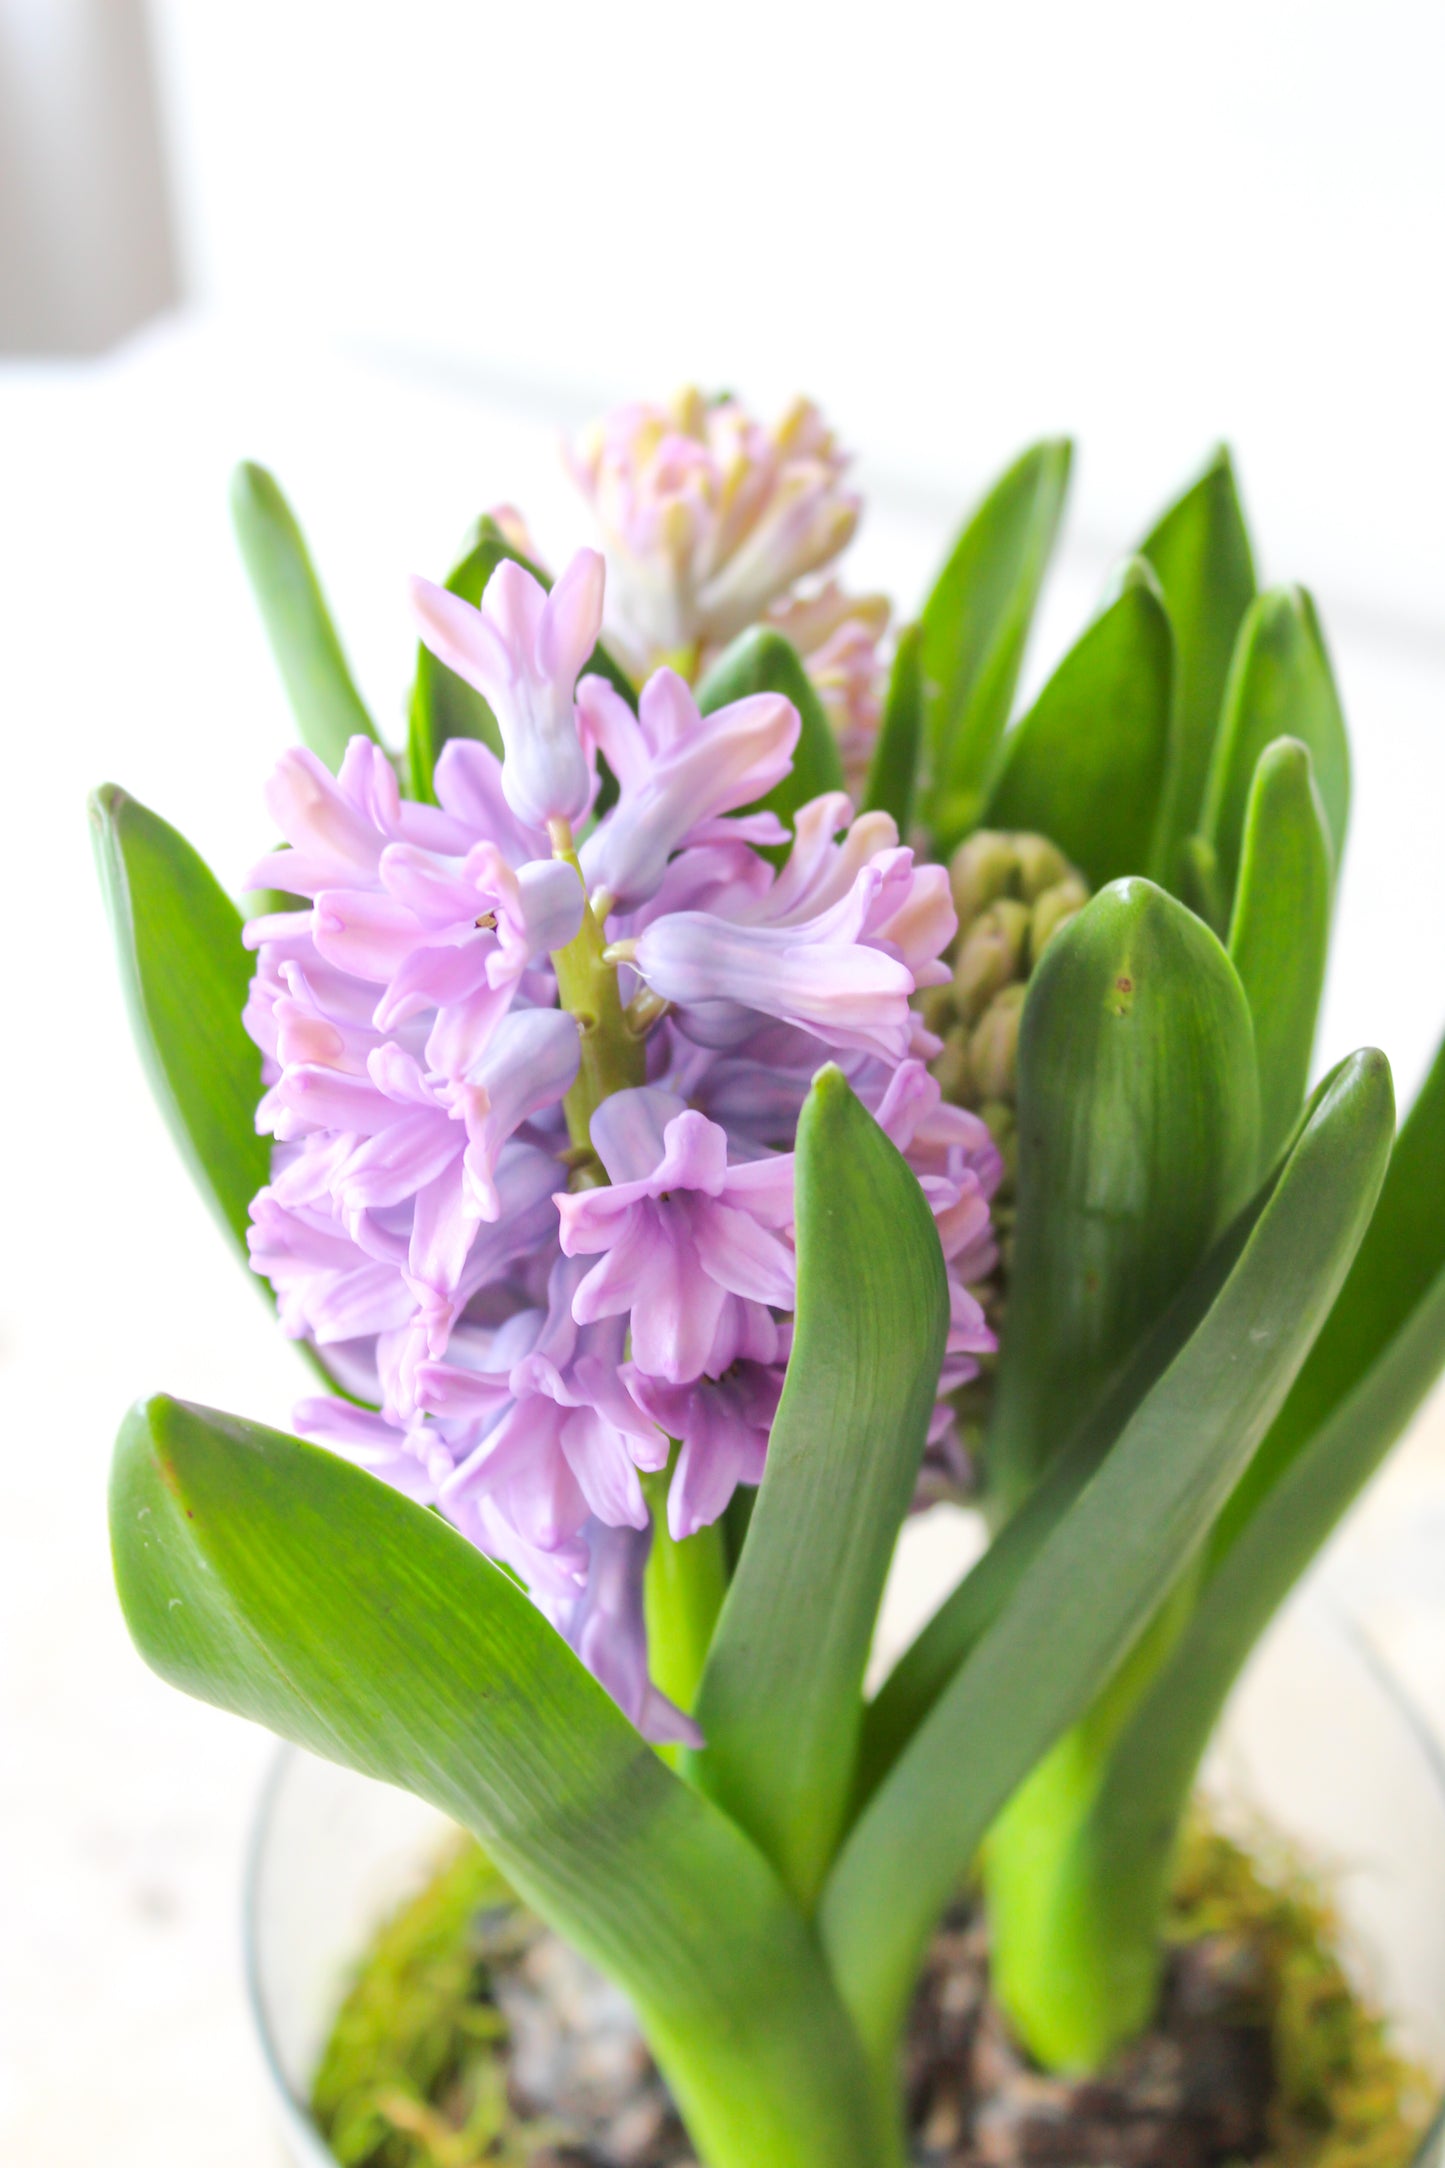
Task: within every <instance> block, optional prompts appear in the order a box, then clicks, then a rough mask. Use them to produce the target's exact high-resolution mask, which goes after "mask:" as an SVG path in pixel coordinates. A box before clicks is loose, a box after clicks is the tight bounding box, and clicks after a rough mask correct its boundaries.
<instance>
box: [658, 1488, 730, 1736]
mask: <svg viewBox="0 0 1445 2168" xmlns="http://www.w3.org/2000/svg"><path fill="white" fill-rule="evenodd" d="M676 1459H677V1448H676V1447H675V1446H674V1448H673V1455H672V1462H669V1464H668V1466H667V1468H666V1469H665V1470H664V1469H659V1470H658V1472H657V1473H656V1474H655V1475H647V1476H644V1477H643V1479H642V1487H643V1490H644V1491H645V1492H646V1494H647V1502H648V1504H649V1506H650V1507H651V1509H652V1550H651V1553H650V1555H649V1557H648V1561H647V1578H646V1581H645V1582H644V1584H643V1601H644V1603H645V1605H646V1613H647V1646H648V1651H649V1654H650V1659H651V1664H652V1676H653V1679H654V1681H655V1683H656V1684H657V1685H658V1686H659V1687H660V1688H661V1690H662V1692H663V1693H664V1694H666V1695H667V1697H668V1699H669V1700H670V1701H675V1702H676V1703H677V1706H678V1707H679V1709H685V1710H687V1712H688V1713H689V1714H691V1712H692V1708H693V1704H694V1702H695V1701H696V1699H697V1690H698V1687H699V1685H700V1684H701V1682H702V1672H703V1666H704V1664H705V1663H706V1662H707V1652H708V1650H709V1649H710V1648H711V1647H712V1637H713V1629H714V1627H715V1626H716V1625H717V1620H718V1613H719V1611H721V1609H722V1606H723V1598H724V1596H726V1594H727V1592H728V1562H727V1549H726V1543H725V1537H724V1531H723V1526H722V1523H721V1521H714V1522H712V1524H711V1525H710V1526H709V1527H707V1528H700V1529H699V1530H698V1532H697V1534H696V1535H694V1536H685V1537H684V1538H683V1540H682V1542H681V1543H679V1542H678V1540H677V1538H676V1537H675V1536H673V1535H672V1534H670V1533H669V1530H668V1526H667V1493H668V1487H669V1485H670V1483H671V1481H672V1463H673V1462H675V1461H676Z"/></svg>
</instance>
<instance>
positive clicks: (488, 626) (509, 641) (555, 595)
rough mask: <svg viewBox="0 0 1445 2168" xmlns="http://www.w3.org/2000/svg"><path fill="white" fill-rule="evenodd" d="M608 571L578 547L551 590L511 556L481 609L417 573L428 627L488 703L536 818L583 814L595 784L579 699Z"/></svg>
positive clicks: (421, 616)
mask: <svg viewBox="0 0 1445 2168" xmlns="http://www.w3.org/2000/svg"><path fill="white" fill-rule="evenodd" d="M604 579H605V573H604V568H603V563H602V559H601V557H599V555H598V554H597V552H596V551H595V550H579V551H578V552H577V554H576V556H575V557H574V558H573V559H572V562H571V563H570V564H569V565H568V567H567V569H566V571H565V572H564V573H563V574H562V577H561V578H560V579H559V580H558V582H557V584H556V586H555V587H554V588H553V589H552V592H551V593H550V594H548V593H547V591H546V589H545V588H544V587H542V585H541V584H540V582H539V581H537V580H534V579H533V577H532V575H531V573H530V572H525V571H524V570H523V569H522V567H521V566H520V565H519V564H516V563H514V562H513V560H512V559H510V558H507V559H504V561H503V562H502V563H501V564H499V565H498V566H497V568H496V570H495V572H493V574H492V576H491V578H490V579H489V580H488V582H487V586H486V591H485V593H484V594H483V596H482V603H481V607H480V609H477V608H474V607H473V605H472V604H471V603H469V602H463V601H462V599H461V597H460V596H459V595H453V594H451V593H449V591H448V590H447V589H446V588H444V587H434V586H433V585H432V583H431V581H430V580H422V579H415V580H413V581H412V586H411V595H412V605H413V608H414V610H415V613H416V618H417V624H418V627H419V630H420V632H421V637H422V639H423V640H424V641H425V643H426V645H427V646H428V647H429V648H430V649H431V651H432V653H433V654H434V655H436V656H437V657H439V659H440V660H441V661H442V662H444V663H445V664H446V665H447V667H448V669H450V670H454V671H455V672H456V673H457V675H458V677H461V678H465V680H466V682H467V683H468V684H469V685H472V686H474V687H475V688H476V690H477V691H478V692H479V693H481V695H482V696H483V698H484V699H485V700H486V701H487V702H488V704H489V705H490V707H491V709H492V712H493V714H494V715H495V716H496V718H497V727H498V729H499V730H500V731H501V733H502V746H503V749H504V755H505V757H504V759H503V762H502V788H503V790H504V791H505V792H506V794H507V803H508V804H509V805H510V806H511V808H512V810H513V812H514V813H515V814H516V815H517V817H518V819H519V820H522V821H526V822H529V823H530V824H531V825H532V826H534V827H538V828H545V826H546V825H547V823H548V821H551V820H564V821H574V820H577V819H579V818H580V817H581V815H582V814H583V813H585V812H586V810H587V807H588V805H589V804H590V803H591V799H592V793H593V790H594V789H595V787H596V778H595V774H594V770H593V764H592V761H591V760H590V758H589V757H588V754H587V751H586V748H585V747H584V745H583V743H582V739H581V737H580V735H579V733H578V729H577V718H576V713H575V709H574V706H573V700H574V695H575V693H576V688H577V679H578V675H579V673H580V672H581V669H582V666H583V664H584V663H585V662H586V661H587V658H588V656H589V655H590V654H591V653H592V650H593V648H594V647H595V646H596V644H597V635H598V633H599V631H600V630H601V627H602V590H603V583H604Z"/></svg>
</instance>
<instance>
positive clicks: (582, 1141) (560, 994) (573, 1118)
mask: <svg viewBox="0 0 1445 2168" xmlns="http://www.w3.org/2000/svg"><path fill="white" fill-rule="evenodd" d="M550 827H551V834H552V856H553V857H554V858H560V859H563V860H564V861H565V862H566V864H567V865H569V866H571V867H572V869H573V871H574V872H575V873H576V875H577V878H578V880H579V881H580V880H581V879H582V868H581V866H580V865H579V864H578V862H577V853H576V850H575V849H574V848H573V843H572V831H571V829H570V828H569V827H568V825H567V823H566V821H553V822H552V823H551V824H550ZM606 946H607V937H606V935H605V934H604V932H603V930H602V922H601V920H600V919H599V918H598V916H597V914H596V912H595V911H594V910H593V908H592V902H591V899H590V898H589V899H588V900H587V902H586V903H584V905H583V907H582V924H581V925H580V926H579V927H578V929H577V932H576V934H575V936H574V937H573V939H572V940H571V941H569V942H568V944H567V946H566V948H563V949H558V950H556V951H555V953H554V954H553V957H552V968H553V969H554V970H555V972H556V974H557V999H558V1002H559V1003H560V1005H561V1006H562V1007H563V1008H564V1009H566V1010H568V1011H569V1012H570V1014H571V1015H573V1016H575V1017H576V1019H577V1027H578V1030H579V1032H580V1033H581V1038H582V1059H581V1062H580V1063H579V1065H578V1069H577V1081H576V1082H575V1084H573V1086H572V1088H571V1090H570V1091H569V1092H568V1094H567V1097H566V1099H565V1100H564V1101H563V1108H564V1111H565V1113H566V1116H567V1134H568V1136H569V1137H570V1138H571V1139H572V1144H573V1148H574V1150H576V1151H577V1152H578V1153H586V1154H589V1155H590V1153H591V1150H592V1134H591V1124H592V1117H593V1115H594V1114H595V1113H596V1111H597V1109H598V1107H600V1106H601V1104H602V1102H603V1100H604V1099H606V1098H608V1097H609V1096H610V1095H611V1094H612V1093H613V1092H620V1091H626V1090H627V1089H628V1088H629V1087H631V1086H633V1085H637V1084H642V1083H645V1082H646V1079H647V1055H646V1051H645V1047H644V1042H643V1039H642V1036H641V1035H640V1034H639V1033H637V1032H635V1031H633V1029H632V1028H631V1026H630V1025H629V1023H628V1021H627V1017H626V1014H625V1012H624V1010H623V1007H622V996H621V995H620V993H619V992H618V990H617V966H616V964H610V963H608V962H606V961H605V959H604V955H603V951H604V949H605V948H606Z"/></svg>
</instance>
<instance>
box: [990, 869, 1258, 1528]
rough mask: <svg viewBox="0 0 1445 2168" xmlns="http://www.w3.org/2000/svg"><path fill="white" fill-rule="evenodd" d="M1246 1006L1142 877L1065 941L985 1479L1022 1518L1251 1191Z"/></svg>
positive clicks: (1108, 898) (1049, 994)
mask: <svg viewBox="0 0 1445 2168" xmlns="http://www.w3.org/2000/svg"><path fill="white" fill-rule="evenodd" d="M1258 1123H1259V1114H1258V1096H1257V1086H1256V1083H1255V1073H1254V1046H1253V1033H1252V1029H1251V1026H1250V1019H1249V1008H1248V1004H1247V1003H1246V1001H1245V998H1244V993H1243V990H1242V988H1241V987H1240V984H1239V981H1238V979H1237V978H1236V976H1235V974H1234V970H1233V967H1232V966H1231V964H1230V962H1229V959H1228V957H1227V956H1226V955H1225V953H1224V951H1223V949H1222V948H1221V947H1220V946H1219V943H1218V942H1217V941H1216V940H1215V938H1214V936H1213V934H1211V933H1210V931H1209V929H1208V928H1207V927H1206V926H1203V925H1201V924H1200V922H1199V920H1198V919H1197V918H1196V917H1195V916H1194V914H1193V913H1192V912H1190V911H1187V910H1186V909H1185V908H1184V906H1183V905H1182V904H1180V903H1176V902H1175V901H1174V899H1173V898H1172V897H1171V896H1167V895H1166V894H1165V893H1164V891H1163V890H1162V889H1159V888H1156V887H1155V886H1154V885H1153V883H1152V882H1149V881H1141V880H1128V881H1116V882H1115V883H1114V884H1113V885H1112V886H1111V887H1109V888H1106V889H1103V890H1101V891H1100V893H1099V894H1098V895H1097V896H1095V897H1094V898H1093V900H1092V901H1091V902H1090V903H1089V904H1087V905H1086V906H1085V908H1084V909H1083V910H1082V911H1081V912H1080V913H1079V915H1078V916H1077V917H1076V918H1074V919H1072V920H1071V921H1070V922H1069V924H1068V925H1067V926H1065V927H1064V928H1063V929H1062V931H1061V932H1059V933H1058V934H1056V935H1055V936H1054V938H1053V940H1052V941H1050V943H1049V945H1048V947H1047V949H1046V950H1045V951H1044V955H1043V957H1042V959H1041V961H1040V963H1039V966H1038V969H1037V970H1036V971H1035V973H1034V976H1033V978H1032V980H1031V981H1030V985H1029V994H1028V999H1027V1001H1026V1002H1025V1004H1024V1012H1023V1023H1022V1027H1021V1031H1020V1035H1019V1057H1018V1125H1019V1126H1018V1141H1019V1171H1018V1227H1017V1234H1016V1238H1015V1249H1014V1264H1013V1271H1012V1274H1011V1276H1010V1282H1009V1317H1008V1331H1007V1333H1006V1335H1005V1338H1004V1344H1003V1352H1002V1355H1001V1358H1000V1362H999V1369H998V1377H997V1381H996V1387H995V1393H994V1406H993V1416H992V1420H991V1423H990V1428H989V1434H988V1441H987V1452H986V1465H987V1471H988V1481H989V1486H990V1497H991V1499H992V1500H993V1501H994V1502H995V1503H996V1505H997V1507H998V1510H999V1511H1000V1512H1001V1513H1003V1514H1007V1513H1008V1512H1010V1511H1012V1510H1013V1509H1014V1508H1015V1507H1016V1506H1017V1505H1018V1504H1019V1503H1020V1501H1021V1500H1022V1499H1023V1497H1024V1496H1026V1495H1027V1493H1028V1491H1029V1490H1030V1488H1031V1487H1032V1485H1033V1484H1034V1482H1035V1481H1036V1480H1037V1478H1038V1476H1039V1475H1040V1474H1041V1473H1042V1471H1043V1470H1044V1468H1045V1467H1046V1466H1047V1465H1048V1462H1049V1461H1050V1459H1051V1458H1052V1457H1053V1456H1054V1455H1055V1454H1056V1453H1057V1452H1058V1450H1059V1449H1060V1448H1061V1447H1062V1446H1063V1445H1064V1443H1065V1442H1066V1440H1067V1439H1068V1437H1069V1436H1070V1434H1071V1433H1072V1432H1073V1431H1074V1430H1075V1429H1076V1428H1077V1427H1078V1425H1079V1423H1080V1422H1081V1421H1082V1420H1083V1418H1084V1416H1085V1415H1086V1414H1087V1413H1088V1412H1089V1410H1090V1408H1091V1407H1092V1406H1093V1405H1094V1403H1095V1402H1096V1401H1097V1399H1098V1398H1099V1396H1100V1395H1101V1394H1102V1392H1103V1390H1104V1388H1105V1387H1106V1386H1107V1384H1108V1382H1109V1379H1110V1377H1111V1375H1112V1374H1113V1372H1114V1371H1115V1370H1116V1369H1117V1368H1118V1367H1119V1366H1120V1365H1121V1364H1122V1363H1123V1362H1124V1361H1125V1360H1126V1358H1127V1357H1128V1355H1129V1353H1130V1351H1131V1349H1132V1348H1133V1347H1134V1345H1135V1343H1136V1342H1137V1341H1138V1339H1139V1338H1140V1336H1141V1334H1143V1333H1145V1332H1147V1331H1148V1329H1149V1327H1150V1326H1151V1325H1152V1324H1153V1323H1154V1321H1155V1319H1156V1318H1158V1317H1159V1316H1161V1315H1162V1313H1163V1312H1164V1310H1165V1309H1166V1308H1167V1307H1168V1305H1169V1303H1170V1302H1171V1301H1172V1300H1173V1299H1174V1296H1175V1295H1176V1294H1177V1292H1178V1290H1179V1289H1180V1287H1181V1286H1182V1285H1183V1284H1184V1282H1185V1280H1186V1279H1187V1278H1188V1276H1189V1274H1190V1273H1191V1272H1192V1271H1193V1269H1194V1267H1195V1266H1196V1265H1197V1264H1198V1262H1199V1260H1200V1259H1201V1258H1202V1257H1203V1255H1204V1253H1205V1251H1206V1250H1207V1249H1208V1247H1209V1245H1210V1244H1211V1243H1212V1242H1213V1240H1214V1238H1215V1236H1216V1235H1217V1234H1218V1233H1219V1232H1220V1231H1221V1229H1222V1228H1223V1227H1224V1226H1225V1225H1226V1224H1227V1222H1228V1221H1229V1220H1230V1219H1231V1218H1232V1217H1233V1215H1234V1213H1235V1212H1236V1211H1237V1210H1238V1209H1239V1206H1240V1205H1241V1203H1242V1202H1243V1201H1244V1199H1245V1198H1246V1197H1247V1196H1248V1194H1249V1192H1250V1190H1251V1188H1252V1187H1253V1186H1254V1171H1255V1160H1256V1151H1257V1143H1258V1133H1259V1130H1258Z"/></svg>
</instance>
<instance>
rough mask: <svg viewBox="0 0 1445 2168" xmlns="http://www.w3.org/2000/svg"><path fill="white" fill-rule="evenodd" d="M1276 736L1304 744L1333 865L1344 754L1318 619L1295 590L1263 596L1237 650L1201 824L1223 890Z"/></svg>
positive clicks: (1235, 865)
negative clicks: (1258, 774) (1259, 767)
mask: <svg viewBox="0 0 1445 2168" xmlns="http://www.w3.org/2000/svg"><path fill="white" fill-rule="evenodd" d="M1283 737H1290V738H1298V739H1300V740H1301V742H1302V743H1303V744H1305V745H1307V746H1308V747H1309V750H1310V756H1311V758H1312V760H1313V762H1314V773H1315V783H1316V785H1317V787H1318V789H1319V794H1320V801H1321V804H1322V805H1323V808H1324V815H1325V822H1326V826H1327V827H1328V830H1329V835H1330V841H1331V844H1332V846H1333V854H1334V863H1335V865H1336V867H1338V866H1339V864H1340V861H1341V859H1342V858H1343V857H1344V851H1345V829H1346V827H1347V825H1348V822H1349V814H1350V748H1349V741H1348V739H1347V737H1346V735H1345V719H1344V715H1343V714H1342V712H1341V709H1340V698H1339V694H1338V693H1337V692H1336V690H1335V681H1334V677H1333V674H1332V673H1331V670H1330V663H1329V657H1328V655H1327V654H1326V652H1325V644H1324V637H1323V635H1322V633H1321V631H1320V624H1319V619H1318V617H1317V616H1316V614H1315V606H1314V604H1313V602H1312V601H1311V600H1310V598H1309V596H1308V595H1307V594H1306V593H1305V591H1304V589H1303V588H1302V587H1284V588H1275V589H1272V590H1271V591H1270V593H1268V594H1265V595H1261V596H1260V597H1259V599H1258V601H1257V602H1255V603H1254V604H1253V606H1252V608H1251V609H1250V611H1249V614H1248V616H1247V617H1246V618H1245V621H1244V625H1243V627H1242V628H1241V631H1240V635H1239V643H1238V646H1237V647H1236V649H1235V655H1234V662H1233V665H1232V667H1231V670H1230V674H1229V685H1228V689H1227V691H1226V693H1225V699H1224V715H1223V719H1222V721H1221V723H1220V728H1219V736H1218V738H1217V740H1216V741H1215V747H1214V758H1213V760H1212V762H1211V763H1210V769H1209V787H1208V789H1207V791H1206V792H1205V799H1204V813H1203V817H1202V822H1201V829H1202V833H1203V834H1204V835H1205V836H1206V837H1207V838H1208V840H1209V841H1210V842H1211V843H1212V844H1213V846H1214V849H1215V853H1216V855H1217V857H1218V860H1219V870H1220V877H1221V880H1222V882H1223V885H1224V890H1225V893H1226V894H1230V893H1232V891H1233V888H1234V883H1235V879H1236V876H1237V874H1238V870H1239V860H1240V851H1241V848H1242V844H1243V836H1244V819H1245V810H1246V807H1247V804H1248V800H1249V789H1250V784H1251V782H1252V780H1253V777H1254V770H1255V765H1256V763H1257V762H1258V760H1259V756H1260V754H1261V753H1262V752H1263V751H1264V749H1265V747H1266V746H1267V745H1269V744H1271V743H1272V742H1273V740H1274V739H1276V738H1283Z"/></svg>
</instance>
